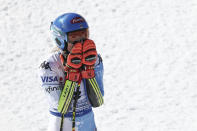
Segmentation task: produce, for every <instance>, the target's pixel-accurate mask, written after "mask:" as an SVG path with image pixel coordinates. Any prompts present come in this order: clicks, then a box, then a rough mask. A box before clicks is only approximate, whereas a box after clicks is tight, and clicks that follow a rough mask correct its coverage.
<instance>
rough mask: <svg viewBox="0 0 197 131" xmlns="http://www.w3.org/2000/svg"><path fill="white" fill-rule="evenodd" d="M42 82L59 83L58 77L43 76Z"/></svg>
mask: <svg viewBox="0 0 197 131" xmlns="http://www.w3.org/2000/svg"><path fill="white" fill-rule="evenodd" d="M41 79H42V82H43V83H45V82H58V79H57V76H41Z"/></svg>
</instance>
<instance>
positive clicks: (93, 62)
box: [39, 13, 104, 131]
mask: <svg viewBox="0 0 197 131" xmlns="http://www.w3.org/2000/svg"><path fill="white" fill-rule="evenodd" d="M50 30H51V33H52V36H53V38H54V41H55V43H56V46H57V47H58V50H57V51H55V52H53V53H52V54H51V55H50V56H49V57H48V59H46V60H45V61H44V62H43V63H42V64H41V66H40V76H39V77H40V80H41V86H42V89H43V90H44V92H45V94H46V97H47V99H48V102H49V112H50V117H49V126H48V131H96V130H97V128H96V124H95V120H94V113H93V110H92V107H99V106H101V105H102V104H103V103H104V101H103V96H104V88H103V62H102V58H101V56H100V54H98V53H97V50H96V45H95V43H94V41H93V40H90V39H89V27H88V24H87V22H86V20H85V19H84V18H83V17H82V16H81V15H79V14H77V13H65V14H62V15H60V16H59V17H57V18H56V19H55V20H54V21H53V22H51V26H50Z"/></svg>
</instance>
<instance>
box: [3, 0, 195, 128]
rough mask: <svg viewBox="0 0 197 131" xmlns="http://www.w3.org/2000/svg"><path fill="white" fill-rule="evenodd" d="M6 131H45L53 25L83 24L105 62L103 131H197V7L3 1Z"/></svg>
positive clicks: (152, 2)
mask: <svg viewBox="0 0 197 131" xmlns="http://www.w3.org/2000/svg"><path fill="white" fill-rule="evenodd" d="M0 5H1V6H0V74H1V75H0V86H1V88H0V89H1V90H0V97H1V98H0V107H1V109H0V130H1V131H46V130H47V125H48V116H49V112H48V103H47V99H46V98H45V95H44V91H43V90H42V89H41V86H40V84H39V77H38V75H37V74H38V68H39V66H40V63H41V62H42V61H43V60H44V59H45V58H47V56H48V54H50V52H51V50H52V49H53V48H54V47H55V44H54V42H53V40H52V38H51V34H50V31H49V26H50V22H51V21H53V20H54V19H55V18H56V17H57V16H59V15H61V14H63V13H66V12H76V13H79V14H81V15H82V16H84V17H85V18H86V20H87V22H88V24H89V27H90V28H89V29H90V38H91V39H92V40H94V41H95V43H96V45H97V50H98V52H99V53H100V54H101V55H102V57H103V62H104V68H105V74H104V86H105V97H104V100H105V104H104V106H102V107H99V108H95V109H94V112H95V120H96V125H97V127H98V131H197V1H196V0H93V1H92V0H0Z"/></svg>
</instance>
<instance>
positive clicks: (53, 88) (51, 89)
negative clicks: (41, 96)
mask: <svg viewBox="0 0 197 131" xmlns="http://www.w3.org/2000/svg"><path fill="white" fill-rule="evenodd" d="M62 89H63V87H61V86H54V87H52V86H49V87H48V88H46V89H45V91H46V92H48V93H51V92H52V91H58V90H62Z"/></svg>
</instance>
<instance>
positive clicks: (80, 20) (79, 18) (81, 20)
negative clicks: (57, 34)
mask: <svg viewBox="0 0 197 131" xmlns="http://www.w3.org/2000/svg"><path fill="white" fill-rule="evenodd" d="M84 21H85V20H84V19H83V18H82V17H75V18H73V19H72V20H71V21H70V22H71V24H75V23H82V22H84Z"/></svg>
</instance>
